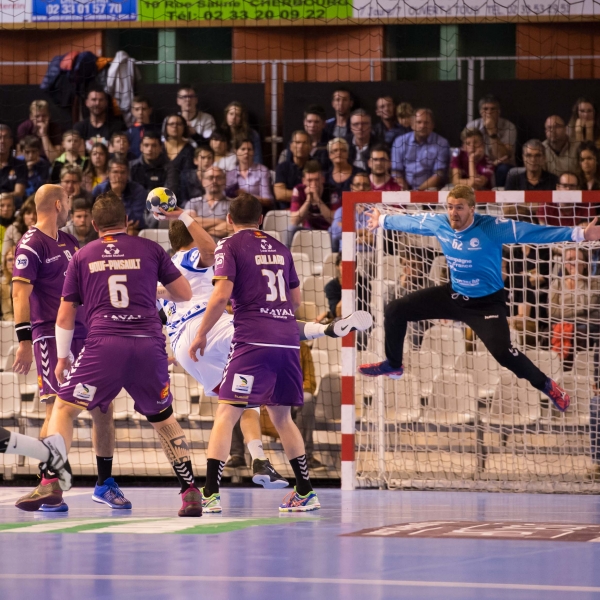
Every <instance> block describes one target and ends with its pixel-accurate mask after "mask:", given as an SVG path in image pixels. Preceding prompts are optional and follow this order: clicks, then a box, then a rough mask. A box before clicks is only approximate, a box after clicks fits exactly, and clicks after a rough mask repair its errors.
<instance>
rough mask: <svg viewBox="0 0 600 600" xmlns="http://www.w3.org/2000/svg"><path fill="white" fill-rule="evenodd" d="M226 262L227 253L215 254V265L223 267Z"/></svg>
mask: <svg viewBox="0 0 600 600" xmlns="http://www.w3.org/2000/svg"><path fill="white" fill-rule="evenodd" d="M224 262H225V255H224V254H223V253H222V252H219V254H215V267H222V266H223V263H224Z"/></svg>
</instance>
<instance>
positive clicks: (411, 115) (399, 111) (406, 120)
mask: <svg viewBox="0 0 600 600" xmlns="http://www.w3.org/2000/svg"><path fill="white" fill-rule="evenodd" d="M396 119H397V121H398V123H399V125H400V127H404V128H405V129H406V133H410V132H411V131H412V128H413V126H414V124H415V109H414V108H413V107H412V104H410V103H409V102H400V104H398V106H397V107H396ZM401 135H402V134H401Z"/></svg>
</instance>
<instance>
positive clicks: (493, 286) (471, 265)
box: [383, 213, 582, 298]
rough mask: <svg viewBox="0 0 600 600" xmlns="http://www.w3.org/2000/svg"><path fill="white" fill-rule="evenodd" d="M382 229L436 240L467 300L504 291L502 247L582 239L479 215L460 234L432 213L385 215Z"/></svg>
mask: <svg viewBox="0 0 600 600" xmlns="http://www.w3.org/2000/svg"><path fill="white" fill-rule="evenodd" d="M383 228H384V229H395V230H397V231H405V232H406V233H414V234H417V235H426V236H435V237H436V238H437V239H438V240H439V242H440V245H441V246H442V252H443V253H444V255H445V256H446V261H447V262H448V269H449V271H450V278H451V280H452V289H453V290H454V291H455V292H458V293H460V294H462V295H463V296H468V297H470V298H480V297H481V296H488V295H489V294H493V293H494V292H497V291H498V290H501V289H503V288H504V282H503V281H502V245H503V244H552V243H555V242H572V241H580V238H581V237H582V236H581V228H578V227H547V226H544V225H533V224H531V223H524V222H522V221H513V220H512V219H505V218H504V217H491V216H489V215H480V214H475V215H474V221H473V223H472V224H471V225H470V226H469V227H467V229H464V230H463V231H454V229H452V227H451V226H450V221H449V219H448V217H447V216H446V215H443V214H435V213H419V214H416V215H394V216H392V215H387V216H386V217H385V219H384V220H383ZM577 230H579V235H577V234H578V232H577Z"/></svg>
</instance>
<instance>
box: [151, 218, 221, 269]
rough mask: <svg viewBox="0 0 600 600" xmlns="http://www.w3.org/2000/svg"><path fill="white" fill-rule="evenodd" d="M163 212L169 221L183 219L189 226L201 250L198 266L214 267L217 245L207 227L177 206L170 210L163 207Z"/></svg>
mask: <svg viewBox="0 0 600 600" xmlns="http://www.w3.org/2000/svg"><path fill="white" fill-rule="evenodd" d="M161 213H162V214H163V215H164V217H165V219H167V220H169V221H177V220H180V221H183V223H184V224H185V226H186V227H187V228H188V231H189V232H190V235H191V236H192V239H193V240H194V244H196V248H198V252H200V260H199V261H198V266H200V267H212V266H213V265H214V264H215V248H216V247H217V245H216V244H215V241H214V240H213V239H212V237H211V236H210V235H208V233H207V232H206V231H205V229H204V228H203V227H202V226H201V225H200V223H198V221H196V220H195V219H194V218H193V217H192V216H191V215H190V214H189V213H188V212H185V211H183V210H181V209H180V208H176V209H174V210H172V211H170V212H167V211H166V210H162V209H161Z"/></svg>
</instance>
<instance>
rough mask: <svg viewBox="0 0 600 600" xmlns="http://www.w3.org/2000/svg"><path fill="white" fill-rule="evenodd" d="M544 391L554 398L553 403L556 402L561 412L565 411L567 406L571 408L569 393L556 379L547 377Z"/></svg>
mask: <svg viewBox="0 0 600 600" xmlns="http://www.w3.org/2000/svg"><path fill="white" fill-rule="evenodd" d="M542 392H543V393H544V394H546V396H548V398H550V400H552V404H554V406H555V407H556V408H557V409H558V410H560V412H565V411H566V410H567V408H569V404H571V398H570V397H569V394H567V392H565V390H563V389H562V388H561V387H560V386H559V385H558V383H556V381H554V379H550V377H548V379H546V385H545V386H544V389H543V390H542Z"/></svg>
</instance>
